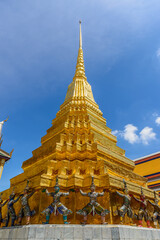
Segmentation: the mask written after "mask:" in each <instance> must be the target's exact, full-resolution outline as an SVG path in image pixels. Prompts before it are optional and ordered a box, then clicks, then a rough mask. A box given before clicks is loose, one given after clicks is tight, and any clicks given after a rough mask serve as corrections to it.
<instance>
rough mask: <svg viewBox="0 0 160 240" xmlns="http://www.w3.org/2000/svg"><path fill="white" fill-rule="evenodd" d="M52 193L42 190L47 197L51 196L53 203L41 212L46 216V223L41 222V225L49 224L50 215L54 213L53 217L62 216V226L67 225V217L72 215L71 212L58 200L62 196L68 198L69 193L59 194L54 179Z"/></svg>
mask: <svg viewBox="0 0 160 240" xmlns="http://www.w3.org/2000/svg"><path fill="white" fill-rule="evenodd" d="M54 190H55V191H54V192H51V193H50V192H48V190H47V189H44V190H43V192H46V194H47V196H51V197H53V202H52V203H51V204H50V205H49V206H48V207H47V208H46V209H44V210H43V211H42V214H45V215H46V222H43V224H48V223H49V219H50V215H51V214H52V213H53V212H54V215H55V216H57V215H58V214H61V215H63V221H64V224H68V222H67V215H69V214H72V211H71V210H70V209H68V208H67V207H65V206H64V205H63V204H62V203H61V202H60V198H61V197H62V196H68V195H69V192H67V193H63V192H60V188H59V185H58V178H56V185H55V187H54Z"/></svg>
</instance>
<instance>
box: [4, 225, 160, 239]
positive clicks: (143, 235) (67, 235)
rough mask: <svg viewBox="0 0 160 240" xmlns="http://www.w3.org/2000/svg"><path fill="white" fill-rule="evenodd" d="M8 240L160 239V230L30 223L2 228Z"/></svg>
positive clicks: (115, 226)
mask: <svg viewBox="0 0 160 240" xmlns="http://www.w3.org/2000/svg"><path fill="white" fill-rule="evenodd" d="M0 239H3V240H5V239H8V240H13V239H14V240H18V239H19V240H20V239H29V240H34V239H36V240H41V239H43V240H44V239H45V240H73V239H74V240H82V239H84V240H99V239H103V240H160V230H156V229H148V228H139V227H131V226H125V225H86V226H81V225H54V224H53V225H52V224H49V225H28V226H21V227H10V228H0Z"/></svg>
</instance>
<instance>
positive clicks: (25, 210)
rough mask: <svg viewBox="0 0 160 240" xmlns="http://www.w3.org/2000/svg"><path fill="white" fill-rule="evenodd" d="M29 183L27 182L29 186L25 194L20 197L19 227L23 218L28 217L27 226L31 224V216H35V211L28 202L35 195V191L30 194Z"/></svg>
mask: <svg viewBox="0 0 160 240" xmlns="http://www.w3.org/2000/svg"><path fill="white" fill-rule="evenodd" d="M28 184H29V181H28V180H27V186H26V187H25V189H24V193H23V194H21V195H20V197H21V209H20V211H19V214H18V225H20V224H21V221H22V218H23V216H24V217H26V224H27V225H28V224H30V219H31V216H33V215H34V214H35V210H32V211H31V209H30V206H29V203H28V200H29V198H30V197H32V195H33V194H34V193H35V190H33V191H31V192H29V190H30V189H29V186H28Z"/></svg>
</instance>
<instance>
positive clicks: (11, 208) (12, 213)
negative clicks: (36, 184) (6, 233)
mask: <svg viewBox="0 0 160 240" xmlns="http://www.w3.org/2000/svg"><path fill="white" fill-rule="evenodd" d="M20 197H21V196H18V197H17V198H16V199H15V200H14V198H15V193H14V191H13V192H12V193H11V195H10V196H9V201H8V204H7V215H6V224H5V227H8V223H9V220H10V218H11V226H14V222H15V220H16V213H15V209H14V204H15V203H16V202H17V201H18V200H19V198H20Z"/></svg>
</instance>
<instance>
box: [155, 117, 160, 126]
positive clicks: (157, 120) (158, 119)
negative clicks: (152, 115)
mask: <svg viewBox="0 0 160 240" xmlns="http://www.w3.org/2000/svg"><path fill="white" fill-rule="evenodd" d="M155 123H156V124H157V125H160V117H157V118H156V120H155Z"/></svg>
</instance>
